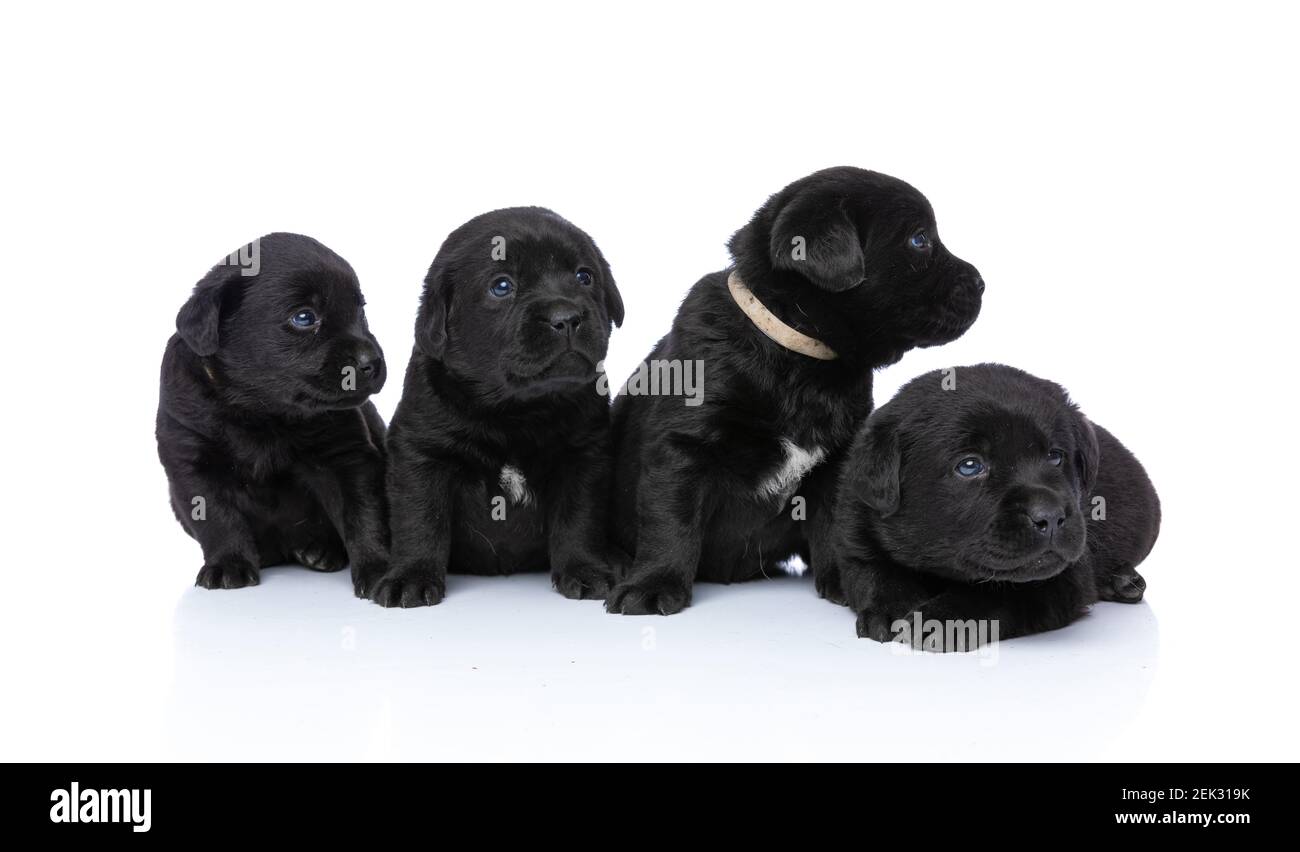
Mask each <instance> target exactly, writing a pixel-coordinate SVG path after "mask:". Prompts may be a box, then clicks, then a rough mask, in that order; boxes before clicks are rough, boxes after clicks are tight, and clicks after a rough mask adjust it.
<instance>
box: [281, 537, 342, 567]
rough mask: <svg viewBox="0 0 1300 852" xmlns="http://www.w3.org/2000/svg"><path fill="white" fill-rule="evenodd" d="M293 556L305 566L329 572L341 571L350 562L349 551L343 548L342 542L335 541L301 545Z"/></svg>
mask: <svg viewBox="0 0 1300 852" xmlns="http://www.w3.org/2000/svg"><path fill="white" fill-rule="evenodd" d="M293 558H294V560H295V561H297V563H298V564H299V565H302V566H303V567H305V568H310V569H311V570H313V571H323V572H327V573H332V572H334V571H341V570H343V569H344V568H345V567H347V564H348V552H347V551H346V550H344V549H343V545H342V544H340V543H338V542H333V541H323V542H316V543H314V544H309V545H306V546H305V547H300V548H298V549H297V550H295V551H294V552H293Z"/></svg>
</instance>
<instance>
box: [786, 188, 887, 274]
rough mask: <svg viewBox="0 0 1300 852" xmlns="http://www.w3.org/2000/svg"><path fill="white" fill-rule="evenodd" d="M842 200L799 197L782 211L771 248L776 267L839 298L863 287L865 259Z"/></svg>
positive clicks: (812, 196) (855, 228) (855, 230)
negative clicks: (854, 288)
mask: <svg viewBox="0 0 1300 852" xmlns="http://www.w3.org/2000/svg"><path fill="white" fill-rule="evenodd" d="M843 204H844V202H843V200H842V199H835V198H827V197H826V196H825V195H808V194H804V195H800V196H796V197H795V198H794V199H792V200H790V201H789V202H787V203H786V204H785V206H783V207H782V208H781V211H780V212H779V213H778V214H777V216H776V220H775V221H774V222H773V223H772V238H771V242H770V245H769V246H768V252H769V254H770V255H771V260H772V265H773V266H774V267H776V268H777V269H784V270H787V271H790V272H798V273H799V274H800V275H802V276H804V277H805V278H807V279H808V280H809V281H811V282H812V283H813V284H816V285H817V286H818V287H821V288H822V289H823V290H829V291H831V292H832V293H839V292H842V291H844V290H848V289H849V288H851V287H855V286H857V285H858V284H860V283H862V279H863V278H864V277H866V274H867V271H866V258H865V257H863V255H862V242H861V239H860V237H859V235H858V228H857V225H855V224H854V223H853V221H852V220H851V219H850V218H849V216H848V214H847V213H846V212H845V210H844V206H843Z"/></svg>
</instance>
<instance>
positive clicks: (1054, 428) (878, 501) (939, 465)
mask: <svg viewBox="0 0 1300 852" xmlns="http://www.w3.org/2000/svg"><path fill="white" fill-rule="evenodd" d="M1159 529H1160V501H1159V499H1158V498H1157V497H1156V492H1155V489H1154V488H1153V487H1152V485H1151V481H1150V480H1149V479H1148V478H1147V475H1146V472H1145V471H1144V470H1143V469H1142V465H1141V464H1139V463H1138V460H1137V459H1136V458H1134V457H1133V454H1132V453H1130V452H1129V451H1128V450H1127V449H1125V448H1124V446H1123V445H1122V444H1121V443H1120V442H1119V441H1117V440H1116V439H1115V437H1114V436H1113V435H1111V434H1110V433H1109V432H1107V431H1106V430H1105V429H1102V428H1101V427H1100V426H1097V425H1095V424H1093V423H1090V422H1089V421H1088V418H1086V417H1084V416H1083V414H1082V413H1081V412H1080V411H1079V409H1078V408H1077V407H1076V406H1075V405H1074V404H1073V403H1072V402H1070V399H1069V397H1068V396H1067V395H1066V392H1065V390H1064V389H1063V388H1062V387H1061V386H1060V385H1057V384H1054V383H1052V382H1048V381H1044V380H1043V379H1039V378H1036V377H1034V376H1031V375H1029V374H1028V373H1025V372H1022V371H1020V370H1016V369H1013V368H1011V367H1004V366H1002V365H999V364H981V365H979V366H975V367H957V368H953V369H952V370H948V371H944V370H938V371H935V372H931V373H926V374H925V375H923V376H920V377H919V378H916V379H913V380H912V381H911V382H909V383H908V384H907V385H906V386H904V387H903V389H902V390H900V391H899V392H898V395H897V396H895V397H894V398H893V399H892V400H890V401H889V403H887V404H886V405H884V406H882V407H881V408H880V409H879V410H878V411H876V413H875V414H873V415H872V416H871V418H870V420H868V422H867V424H866V425H865V426H864V428H863V430H862V431H861V432H860V433H859V435H858V437H857V439H856V440H855V441H854V444H853V448H852V450H851V451H850V453H849V457H848V460H847V461H846V462H845V466H844V473H843V477H842V479H841V482H840V490H839V496H838V499H837V501H836V513H835V530H836V533H837V535H836V544H835V545H834V548H833V549H834V553H835V559H836V561H837V563H838V566H839V569H840V576H841V579H842V581H843V589H844V594H845V596H846V598H847V599H848V603H849V605H850V606H851V607H852V608H853V610H854V611H855V612H857V613H858V635H859V636H865V637H869V638H871V639H875V640H877V641H881V642H883V641H888V640H890V639H894V638H897V634H898V633H899V632H900V630H905V631H906V634H905V638H909V639H910V640H911V641H913V642H916V641H917V640H919V639H921V638H922V637H920V636H919V635H917V634H916V631H915V630H914V629H913V627H912V626H913V625H916V624H918V623H923V622H926V623H928V622H935V623H937V624H939V625H943V624H953V623H958V622H968V621H970V620H975V621H983V622H986V623H992V622H996V624H997V635H998V637H999V638H1004V639H1005V638H1008V637H1011V636H1021V635H1024V634H1028V633H1036V632H1039V631H1043V630H1052V629H1055V628H1057V627H1062V626H1064V625H1066V624H1069V623H1070V622H1071V621H1073V620H1074V619H1075V618H1077V617H1078V616H1079V615H1080V614H1082V613H1083V611H1084V610H1085V608H1086V607H1088V606H1089V605H1091V604H1093V603H1094V602H1096V601H1097V600H1098V599H1099V598H1100V599H1101V600H1106V601H1122V602H1126V603H1136V602H1137V601H1139V600H1141V599H1142V593H1143V590H1144V589H1145V588H1146V583H1145V581H1143V579H1142V577H1141V575H1140V574H1138V572H1137V570H1136V569H1137V566H1138V563H1140V562H1141V561H1142V560H1143V559H1144V558H1146V555H1147V554H1148V553H1149V552H1150V551H1151V547H1152V546H1153V545H1154V544H1155V540H1156V535H1157V533H1158V532H1159ZM942 635H943V636H945V637H947V638H948V639H949V642H947V643H939V645H938V646H935V647H934V648H933V649H934V650H939V649H940V647H942V649H943V650H962V649H963V648H962V647H961V644H964V642H965V640H964V639H963V640H962V641H961V642H959V646H958V647H952V646H951V641H950V640H951V638H952V636H953V635H955V636H957V637H958V638H959V639H962V637H964V636H968V635H969V634H966V633H964V632H959V633H952V634H949V633H947V632H944V633H943V634H942ZM927 638H934V637H933V636H931V637H927ZM926 647H927V648H929V647H932V646H930V645H927V646H926ZM967 647H969V646H967Z"/></svg>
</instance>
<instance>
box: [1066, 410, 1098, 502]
mask: <svg viewBox="0 0 1300 852" xmlns="http://www.w3.org/2000/svg"><path fill="white" fill-rule="evenodd" d="M1071 413H1072V414H1073V415H1074V417H1073V421H1074V422H1073V424H1072V429H1071V431H1072V433H1073V435H1074V466H1075V468H1076V469H1077V470H1078V471H1079V480H1080V485H1079V487H1080V490H1081V491H1082V492H1083V493H1082V494H1081V495H1080V496H1081V497H1082V498H1083V499H1087V498H1088V496H1089V495H1090V494H1092V486H1093V485H1095V484H1096V483H1097V468H1098V466H1099V465H1100V463H1101V448H1100V447H1099V446H1098V444H1097V432H1096V431H1095V430H1094V429H1093V428H1092V421H1091V420H1089V419H1088V418H1087V417H1085V416H1084V415H1083V412H1082V411H1080V410H1079V409H1077V408H1072V410H1071Z"/></svg>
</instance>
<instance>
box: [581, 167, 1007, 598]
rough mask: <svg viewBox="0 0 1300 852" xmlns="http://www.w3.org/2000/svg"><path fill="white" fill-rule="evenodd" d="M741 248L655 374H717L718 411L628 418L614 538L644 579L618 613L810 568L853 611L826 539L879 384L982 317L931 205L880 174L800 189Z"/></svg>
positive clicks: (630, 404)
mask: <svg viewBox="0 0 1300 852" xmlns="http://www.w3.org/2000/svg"><path fill="white" fill-rule="evenodd" d="M729 248H730V250H731V255H732V258H733V259H734V261H735V263H734V265H733V266H732V267H731V268H729V269H726V270H723V271H721V272H715V273H712V274H710V275H706V276H705V277H704V278H702V279H701V280H700V281H698V282H697V283H696V284H695V286H694V287H693V288H692V289H691V291H690V293H689V294H688V295H687V297H686V300H685V301H684V302H683V304H682V307H681V309H680V310H679V311H678V313H677V317H676V318H675V320H674V321H673V326H672V329H671V330H670V331H669V332H668V334H667V335H666V336H665V337H664V338H663V339H662V340H661V341H660V342H659V344H658V346H656V347H655V349H654V351H653V352H652V353H651V354H650V356H649V358H648V359H647V360H660V361H668V362H677V361H680V362H682V363H685V362H688V361H701V362H703V365H704V373H705V376H704V378H705V382H704V385H703V386H704V387H705V388H706V392H705V393H704V394H703V398H702V400H696V402H697V403H698V404H695V405H690V406H688V405H685V404H684V400H683V399H681V398H680V397H675V396H672V395H658V396H649V395H631V394H620V395H619V396H618V398H617V399H616V400H615V403H614V410H613V417H614V439H615V454H616V470H615V498H614V509H613V512H614V514H613V521H612V526H613V537H614V539H615V541H616V542H617V543H618V544H619V545H620V546H621V547H622V548H623V549H624V550H625V551H626V552H627V554H628V555H629V556H630V557H631V558H632V562H631V568H630V569H629V571H628V573H627V575H626V576H625V577H624V578H623V579H622V581H621V582H620V583H619V584H618V585H617V586H615V588H614V589H613V590H612V591H611V592H610V594H609V596H608V598H607V600H606V607H607V609H608V610H609V611H610V612H614V613H622V614H626V615H640V614H663V615H668V614H671V613H675V612H679V611H681V610H682V609H684V608H685V607H687V606H689V605H690V602H691V589H692V586H693V584H694V581H695V580H697V579H698V580H705V581H710V582H722V583H730V582H735V581H740V580H748V579H753V578H757V577H763V576H769V575H772V574H776V573H779V572H780V568H779V565H780V563H781V562H783V561H784V560H786V559H788V558H789V557H791V556H793V555H799V556H801V557H803V558H804V559H805V560H806V561H808V562H810V563H811V566H812V570H813V574H814V578H815V580H816V585H817V589H818V592H819V593H820V594H822V595H823V596H825V597H828V598H830V599H832V600H836V601H842V599H843V596H842V593H841V591H840V585H839V580H838V577H837V576H836V575H835V573H834V571H833V570H830V569H829V568H827V569H826V570H822V568H821V566H820V564H819V562H820V561H819V559H818V555H817V552H816V551H817V549H818V544H817V542H819V541H821V540H823V539H824V538H825V536H823V535H821V534H820V533H819V532H818V526H819V525H828V524H829V521H828V516H829V515H830V512H829V498H830V496H831V495H832V494H833V491H834V483H835V478H836V472H837V465H838V461H839V458H840V457H841V456H842V454H843V453H844V451H845V449H846V448H847V447H848V446H849V444H850V443H851V441H852V439H853V435H854V433H855V431H856V429H857V427H858V426H859V424H860V423H861V422H862V421H863V419H864V418H866V416H867V415H868V414H869V413H870V412H871V408H872V398H871V381H872V371H873V370H875V369H876V368H878V367H882V366H885V365H887V364H892V363H894V362H895V361H897V360H898V359H899V358H901V357H902V356H903V354H904V353H905V352H907V351H908V350H909V349H912V348H914V347H918V346H922V347H923V346H936V345H939V344H942V343H947V342H948V341H951V340H955V339H956V338H958V337H960V336H961V335H962V334H963V333H964V332H965V331H966V329H967V328H969V327H970V325H971V323H973V322H974V321H975V318H976V316H977V315H978V314H979V309H980V302H981V294H982V292H983V289H984V282H983V280H982V279H981V278H980V275H979V273H978V272H977V271H976V269H975V267H973V266H971V265H970V264H969V263H967V262H965V261H963V260H961V259H959V258H957V257H956V256H954V255H953V254H952V253H951V252H949V251H948V249H947V247H946V246H945V245H944V244H943V243H942V242H941V241H940V239H939V235H938V231H937V229H936V227H935V220H934V213H933V211H932V210H931V208H930V204H929V202H927V201H926V199H925V197H924V196H923V195H921V193H919V192H917V191H916V190H915V189H913V188H912V187H911V186H909V185H907V184H906V183H903V182H902V181H900V180H897V179H895V178H892V177H888V176H887V175H882V174H879V173H876V172H870V171H866V170H863V169H857V168H852V167H839V168H832V169H826V170H824V171H820V172H816V173H815V174H812V175H809V176H807V177H805V178H803V179H801V180H798V181H796V182H794V183H793V184H791V185H790V186H788V187H786V188H785V189H783V190H781V191H780V192H778V193H777V194H776V195H774V196H772V197H771V198H770V199H769V200H768V201H767V203H766V204H764V205H763V207H762V208H761V209H760V210H759V211H758V212H757V213H756V214H755V215H754V217H753V219H752V220H751V221H750V223H749V224H748V225H746V226H745V227H743V228H741V229H740V230H739V231H738V232H737V233H736V234H735V235H734V236H733V237H732V238H731V241H730V243H729ZM823 507H826V508H827V511H822V509H823Z"/></svg>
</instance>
